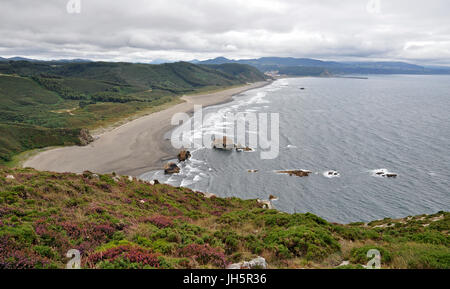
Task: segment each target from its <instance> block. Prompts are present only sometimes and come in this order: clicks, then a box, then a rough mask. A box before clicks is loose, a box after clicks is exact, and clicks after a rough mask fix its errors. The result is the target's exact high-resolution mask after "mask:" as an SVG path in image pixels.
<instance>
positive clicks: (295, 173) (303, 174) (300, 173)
mask: <svg viewBox="0 0 450 289" xmlns="http://www.w3.org/2000/svg"><path fill="white" fill-rule="evenodd" d="M278 173H279V174H288V175H290V176H297V177H307V176H309V175H310V174H312V172H310V171H303V170H291V171H278Z"/></svg>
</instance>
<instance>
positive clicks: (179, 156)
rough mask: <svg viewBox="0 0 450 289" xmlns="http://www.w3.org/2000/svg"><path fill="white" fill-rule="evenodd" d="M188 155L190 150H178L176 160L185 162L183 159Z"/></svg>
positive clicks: (188, 156)
mask: <svg viewBox="0 0 450 289" xmlns="http://www.w3.org/2000/svg"><path fill="white" fill-rule="evenodd" d="M190 157H191V152H190V151H186V150H182V151H180V153H179V154H178V161H180V162H185V161H187V160H188V159H189V158H190Z"/></svg>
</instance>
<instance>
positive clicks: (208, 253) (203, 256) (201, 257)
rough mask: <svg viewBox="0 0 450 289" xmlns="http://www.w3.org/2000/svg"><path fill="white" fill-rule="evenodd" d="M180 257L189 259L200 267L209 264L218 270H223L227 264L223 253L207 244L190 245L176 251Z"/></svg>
mask: <svg viewBox="0 0 450 289" xmlns="http://www.w3.org/2000/svg"><path fill="white" fill-rule="evenodd" d="M178 254H179V256H181V257H190V258H192V259H194V260H195V261H196V262H198V263H199V264H201V265H207V264H211V265H213V266H216V267H219V268H225V267H226V265H227V264H228V262H227V261H226V258H225V255H224V253H222V252H221V251H220V250H219V249H217V248H212V247H210V246H209V245H208V244H204V245H199V244H190V245H187V246H185V247H184V248H181V249H180V250H179V251H178Z"/></svg>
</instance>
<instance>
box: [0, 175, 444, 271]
mask: <svg viewBox="0 0 450 289" xmlns="http://www.w3.org/2000/svg"><path fill="white" fill-rule="evenodd" d="M9 174H12V175H14V176H15V179H6V178H5V176H6V175H9ZM111 180H112V182H111ZM116 181H117V179H116ZM116 181H114V179H112V177H111V175H106V176H102V175H99V176H96V175H94V174H93V173H90V172H85V173H83V175H76V174H59V173H49V172H37V171H35V170H33V169H3V168H0V242H1V243H2V244H1V245H0V248H1V249H0V264H1V266H2V268H53V267H58V268H64V266H65V262H66V261H67V258H66V257H65V254H66V253H67V251H68V250H69V249H77V250H79V251H80V252H81V254H82V256H83V262H84V263H83V266H84V267H88V268H154V267H158V268H199V267H200V268H205V267H207V268H224V267H225V265H226V264H227V263H228V262H227V261H232V262H233V263H234V262H241V261H244V260H250V259H252V258H255V257H257V256H263V257H264V258H266V260H267V261H268V262H269V266H270V267H271V268H286V267H289V268H301V267H312V266H317V267H329V266H330V264H334V263H335V262H330V260H339V262H340V261H341V260H351V262H352V264H350V265H349V266H350V267H351V266H357V264H359V263H358V262H360V263H361V264H365V263H366V262H367V261H366V259H367V258H366V256H365V254H366V253H367V252H364V250H366V249H368V248H369V247H370V246H373V247H376V248H383V249H385V250H386V251H388V253H390V252H392V253H390V262H388V263H383V266H387V267H392V268H408V267H410V268H448V267H449V265H448V263H449V262H448V258H447V256H448V255H450V253H449V252H448V250H449V249H448V247H449V236H448V231H449V224H450V214H449V213H446V212H439V213H437V214H434V215H429V216H427V215H423V216H417V217H410V218H404V219H401V220H393V219H385V220H379V221H374V222H371V223H369V224H366V223H361V222H360V223H353V224H350V225H339V224H330V223H328V222H327V221H325V220H323V219H322V218H320V217H317V216H315V215H313V214H308V213H306V214H287V213H282V212H279V211H277V210H267V209H263V208H262V207H261V204H259V203H258V202H257V201H256V200H241V199H238V198H204V196H203V195H202V194H201V193H198V192H193V191H191V190H189V189H187V188H174V187H171V186H169V185H164V184H158V185H150V184H148V183H145V182H142V181H137V180H133V181H128V180H126V179H125V178H121V179H120V180H118V182H116ZM30 188H31V189H30ZM340 246H342V248H343V249H342V252H341V251H340V249H339V248H340ZM365 246H369V247H365ZM363 247H364V248H363ZM361 248H362V249H361ZM352 249H353V250H352ZM394 252H395V253H394ZM104 253H106V255H105V254H104ZM382 255H383V253H382ZM89 258H90V259H89ZM363 261H364V262H363ZM336 262H337V261H336Z"/></svg>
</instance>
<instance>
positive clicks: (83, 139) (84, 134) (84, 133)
mask: <svg viewBox="0 0 450 289" xmlns="http://www.w3.org/2000/svg"><path fill="white" fill-rule="evenodd" d="M79 138H80V144H81V145H82V146H86V145H88V144H90V143H91V142H93V141H94V138H93V137H92V136H91V134H90V133H89V130H87V129H85V128H82V129H81V130H80V137H79Z"/></svg>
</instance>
